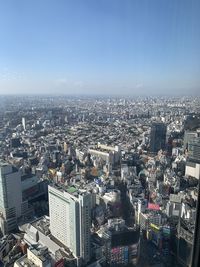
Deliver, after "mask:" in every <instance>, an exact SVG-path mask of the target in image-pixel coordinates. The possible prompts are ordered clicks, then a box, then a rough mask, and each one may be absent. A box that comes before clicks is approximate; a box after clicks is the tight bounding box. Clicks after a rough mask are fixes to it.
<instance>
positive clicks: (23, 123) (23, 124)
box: [22, 117, 26, 131]
mask: <svg viewBox="0 0 200 267" xmlns="http://www.w3.org/2000/svg"><path fill="white" fill-rule="evenodd" d="M22 126H23V129H24V131H25V130H26V119H25V118H24V117H23V118H22Z"/></svg>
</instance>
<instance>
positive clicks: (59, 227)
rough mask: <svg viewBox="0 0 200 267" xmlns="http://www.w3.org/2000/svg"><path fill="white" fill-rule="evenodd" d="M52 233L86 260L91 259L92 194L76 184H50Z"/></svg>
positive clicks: (74, 253)
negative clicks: (72, 185) (70, 185)
mask: <svg viewBox="0 0 200 267" xmlns="http://www.w3.org/2000/svg"><path fill="white" fill-rule="evenodd" d="M48 191H49V216H50V229H51V234H52V235H53V236H54V237H55V238H56V239H58V240H59V241H60V242H61V243H63V245H65V246H67V247H68V248H70V250H71V251H72V253H73V255H74V256H76V257H81V258H82V259H83V260H84V262H85V263H87V262H88V261H89V260H90V223H91V218H90V211H91V201H92V195H91V194H90V193H87V192H86V191H82V192H80V191H78V190H76V189H75V188H74V187H69V188H66V187H64V186H62V187H59V186H57V185H54V186H49V188H48Z"/></svg>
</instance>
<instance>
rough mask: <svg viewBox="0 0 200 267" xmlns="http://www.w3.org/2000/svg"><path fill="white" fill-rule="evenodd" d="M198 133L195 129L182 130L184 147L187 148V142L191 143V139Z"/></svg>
mask: <svg viewBox="0 0 200 267" xmlns="http://www.w3.org/2000/svg"><path fill="white" fill-rule="evenodd" d="M199 134H200V133H199V132H197V131H189V130H187V131H185V132H184V148H186V149H188V145H189V143H191V141H192V140H193V139H194V138H196V137H198V136H199Z"/></svg>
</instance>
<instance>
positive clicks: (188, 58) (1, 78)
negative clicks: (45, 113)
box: [0, 0, 200, 95]
mask: <svg viewBox="0 0 200 267" xmlns="http://www.w3.org/2000/svg"><path fill="white" fill-rule="evenodd" d="M199 14H200V1H199V0H17V1H16V0H13V1H11V0H0V93H2V94H5V93H8V94H10V93H53V94H55V93H59V94H60V93H64V94H94V93H97V94H132V95H135V94H136V95H146V94H148V95H151V94H154V95H157V94H159V95H163V94H176V95H179V94H194V95H195V94H199V91H200V90H199V88H200V16H199Z"/></svg>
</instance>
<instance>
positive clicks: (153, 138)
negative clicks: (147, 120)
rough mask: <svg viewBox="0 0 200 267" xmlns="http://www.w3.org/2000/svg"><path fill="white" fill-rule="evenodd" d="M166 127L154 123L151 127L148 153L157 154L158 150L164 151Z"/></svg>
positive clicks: (162, 124) (159, 123)
mask: <svg viewBox="0 0 200 267" xmlns="http://www.w3.org/2000/svg"><path fill="white" fill-rule="evenodd" d="M166 131H167V128H166V125H165V124H164V123H161V122H155V123H153V124H152V126H151V133H150V152H152V153H157V152H158V151H159V150H160V149H163V150H164V149H165V144H166Z"/></svg>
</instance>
